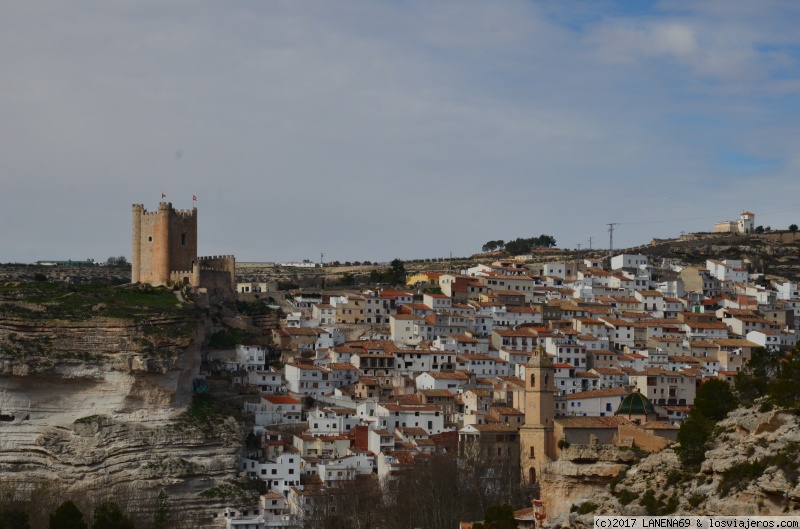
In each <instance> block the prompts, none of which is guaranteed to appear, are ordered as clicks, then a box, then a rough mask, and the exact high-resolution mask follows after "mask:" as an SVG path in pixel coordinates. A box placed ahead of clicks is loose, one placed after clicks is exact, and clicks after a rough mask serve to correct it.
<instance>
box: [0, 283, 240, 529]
mask: <svg viewBox="0 0 800 529" xmlns="http://www.w3.org/2000/svg"><path fill="white" fill-rule="evenodd" d="M169 295H170V296H171V295H172V294H169ZM173 299H174V297H173ZM175 303H177V301H175ZM98 305H99V304H98ZM14 310H15V311H17V312H19V310H22V311H23V312H25V311H29V312H30V314H31V315H32V316H31V317H19V316H13V315H11V316H9V314H8V311H6V313H5V314H4V315H2V316H3V317H0V478H2V479H1V480H0V481H2V483H3V484H4V486H6V487H8V486H11V487H12V488H13V489H14V490H15V492H16V494H17V497H18V498H22V499H25V494H30V493H31V492H32V491H34V490H36V489H38V488H41V487H42V486H43V485H47V486H54V485H55V486H58V487H60V488H61V490H64V491H66V492H65V494H66V495H71V494H80V495H83V496H91V495H95V497H97V498H107V497H112V498H116V499H118V500H121V501H124V503H125V508H126V510H127V511H128V512H130V513H133V514H138V515H140V516H141V517H142V519H146V518H147V515H148V512H152V510H153V509H154V508H155V505H156V502H155V498H156V497H157V496H158V494H159V492H160V491H165V492H166V494H167V497H168V499H169V503H170V505H171V508H172V512H173V517H174V518H175V519H181V520H184V522H185V523H189V524H190V525H191V526H192V527H212V526H215V525H216V524H214V523H213V522H212V514H213V513H216V512H218V511H219V510H221V509H222V508H223V507H224V506H225V505H226V499H227V498H229V497H230V496H231V494H236V493H238V492H239V489H237V488H236V487H235V486H233V487H232V486H231V483H235V478H236V477H237V470H236V460H237V458H238V455H239V452H240V449H241V446H242V441H243V439H244V435H245V429H244V426H243V423H242V422H240V421H237V420H236V419H234V418H231V417H225V415H224V414H220V413H218V412H217V413H211V414H210V413H206V410H199V412H198V411H197V410H195V409H194V408H195V406H192V395H193V382H194V379H195V377H196V376H197V374H198V372H199V366H200V347H201V345H202V343H203V341H204V339H205V336H206V334H207V326H208V324H207V321H206V318H205V317H204V316H203V315H202V314H200V313H198V312H196V311H190V310H189V311H187V310H183V309H182V310H180V311H176V312H175V313H173V314H169V313H158V312H154V313H153V314H151V315H149V316H148V317H146V318H143V317H141V316H140V315H137V316H135V317H134V316H132V317H130V318H124V317H120V318H109V317H103V316H99V315H97V316H96V315H93V314H88V315H86V316H85V317H82V318H76V317H70V318H67V319H59V318H53V317H41V318H40V317H38V316H37V314H36V311H35V310H34V309H32V308H31V307H26V306H21V304H19V303H18V304H17V306H15V307H14ZM92 311H93V312H95V313H98V314H102V313H103V307H102V306H100V307H98V306H95V307H93V308H92ZM241 494H244V495H247V494H248V491H241ZM121 504H122V503H121ZM176 526H177V525H176Z"/></svg>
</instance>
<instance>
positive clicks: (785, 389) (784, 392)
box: [767, 347, 800, 408]
mask: <svg viewBox="0 0 800 529" xmlns="http://www.w3.org/2000/svg"><path fill="white" fill-rule="evenodd" d="M798 380H800V347H795V348H794V351H792V354H791V355H790V356H788V357H787V358H785V359H784V360H782V361H781V362H779V364H778V369H777V372H776V373H775V378H774V380H772V381H770V382H769V384H768V385H767V395H768V399H769V402H771V403H772V404H774V405H775V406H779V407H781V408H796V407H799V406H800V384H798V383H797V381H798Z"/></svg>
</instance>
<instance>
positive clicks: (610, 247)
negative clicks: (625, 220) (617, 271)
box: [608, 222, 619, 265]
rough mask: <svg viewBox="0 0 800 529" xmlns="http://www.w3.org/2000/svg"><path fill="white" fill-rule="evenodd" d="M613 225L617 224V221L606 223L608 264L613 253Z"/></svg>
mask: <svg viewBox="0 0 800 529" xmlns="http://www.w3.org/2000/svg"><path fill="white" fill-rule="evenodd" d="M614 226H619V222H609V223H608V264H609V265H611V257H612V256H613V254H614Z"/></svg>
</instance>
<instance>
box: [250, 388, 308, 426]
mask: <svg viewBox="0 0 800 529" xmlns="http://www.w3.org/2000/svg"><path fill="white" fill-rule="evenodd" d="M245 409H246V410H247V411H253V412H255V415H256V424H257V425H259V426H269V425H273V424H295V423H298V422H300V421H301V420H302V416H303V403H301V402H300V401H299V400H297V399H296V398H294V397H289V396H287V395H262V396H261V402H260V403H259V404H251V405H248V404H245Z"/></svg>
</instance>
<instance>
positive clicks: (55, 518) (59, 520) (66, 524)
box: [50, 500, 89, 529]
mask: <svg viewBox="0 0 800 529" xmlns="http://www.w3.org/2000/svg"><path fill="white" fill-rule="evenodd" d="M50 529H89V526H88V525H87V524H86V521H85V520H84V519H83V513H82V512H81V511H80V509H78V507H76V506H75V504H74V503H72V501H71V500H67V501H65V502H64V503H62V504H61V505H59V506H58V508H57V509H56V510H55V512H54V513H53V514H51V515H50Z"/></svg>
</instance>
